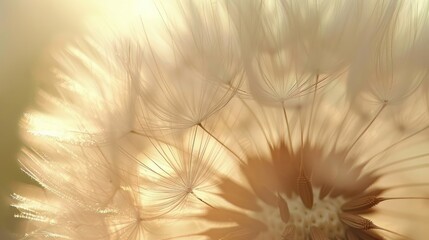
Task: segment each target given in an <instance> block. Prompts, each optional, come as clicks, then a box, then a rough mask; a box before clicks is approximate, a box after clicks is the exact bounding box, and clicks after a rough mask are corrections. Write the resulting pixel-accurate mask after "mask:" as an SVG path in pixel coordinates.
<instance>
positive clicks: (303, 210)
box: [255, 195, 345, 240]
mask: <svg viewBox="0 0 429 240" xmlns="http://www.w3.org/2000/svg"><path fill="white" fill-rule="evenodd" d="M279 197H280V198H281V199H283V200H284V201H285V202H286V204H287V208H288V209H287V210H288V211H289V216H288V219H287V223H285V220H286V219H284V216H281V211H279V208H274V207H272V206H270V205H266V204H265V205H263V206H264V207H263V211H262V212H261V213H259V214H258V216H255V217H256V218H258V219H259V220H260V221H262V222H264V223H265V224H266V226H267V227H268V230H267V231H265V232H262V233H260V234H259V235H258V238H257V240H266V239H283V238H284V237H285V236H284V235H285V233H284V232H285V231H288V229H292V228H293V232H294V237H295V238H294V239H297V240H299V239H308V237H309V236H310V229H311V228H318V229H319V230H321V231H323V233H324V235H325V236H326V237H328V238H329V239H335V238H336V237H343V236H344V234H345V233H344V227H343V224H342V222H341V220H340V218H339V215H338V214H339V213H340V212H341V206H342V205H343V203H344V202H345V201H344V199H343V198H342V197H337V198H329V197H326V198H324V199H322V200H320V199H318V198H317V197H315V198H314V203H313V206H312V208H307V207H306V206H305V205H304V204H303V202H302V200H301V199H300V197H299V196H297V195H293V196H291V197H287V196H279ZM282 217H283V219H282ZM282 237H283V238H282Z"/></svg>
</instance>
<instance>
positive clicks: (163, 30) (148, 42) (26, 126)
mask: <svg viewBox="0 0 429 240" xmlns="http://www.w3.org/2000/svg"><path fill="white" fill-rule="evenodd" d="M145 4H146V5H145V6H144V8H145V10H144V11H145V13H144V14H140V15H137V16H130V20H129V21H128V20H127V21H125V22H126V23H127V24H126V25H129V26H128V27H126V28H123V29H121V30H120V31H119V30H112V28H108V29H107V30H106V29H104V28H102V29H101V30H100V33H99V34H98V36H97V35H91V36H87V37H85V38H84V40H83V41H79V42H78V43H74V44H73V45H71V46H69V47H67V48H66V49H64V50H63V51H62V52H59V53H56V54H55V56H57V61H58V63H59V64H58V66H57V67H56V68H55V70H54V71H53V77H54V79H55V82H54V84H55V89H54V90H52V89H46V90H45V91H43V92H40V94H39V99H40V102H38V103H39V104H37V105H36V106H35V107H34V108H33V109H32V110H30V111H29V112H28V113H27V114H26V115H25V117H24V118H23V120H22V130H23V131H22V136H23V137H24V139H25V140H26V143H25V147H24V148H23V149H22V151H21V157H20V159H19V161H20V163H21V165H22V169H23V170H24V171H25V172H26V173H27V174H28V175H29V176H31V177H32V178H33V179H34V180H36V181H37V182H38V183H39V185H40V187H34V186H26V187H23V188H22V189H19V190H17V192H16V193H15V194H13V195H12V198H13V203H12V204H13V206H14V207H16V208H17V209H18V210H19V211H20V213H18V214H17V217H20V218H24V219H27V225H26V228H25V233H24V234H23V238H24V239H46V238H54V239H225V240H226V239H230V240H240V239H243V240H244V239H246V240H248V239H253V240H266V239H284V240H286V239H312V240H321V239H347V240H354V239H365V240H366V239H422V238H424V236H426V235H427V230H426V228H425V227H424V226H425V222H426V220H427V218H428V217H429V215H428V211H427V209H428V207H427V200H428V199H429V195H428V192H427V191H426V190H427V187H428V186H429V182H428V180H427V177H426V173H425V172H426V171H427V168H428V166H429V165H428V163H427V162H426V161H427V159H428V156H429V153H428V152H427V150H426V149H427V142H428V136H429V135H428V130H429V114H427V113H428V103H427V99H428V98H427V86H429V85H428V84H427V81H428V79H427V66H426V65H425V64H424V63H423V62H424V61H423V60H424V59H427V56H428V52H427V47H426V45H425V44H424V42H425V40H426V39H427V29H426V28H427V26H428V25H427V23H426V22H427V21H428V18H427V10H428V5H427V3H424V2H417V1H416V2H405V1H396V0H390V1H323V0H320V1H313V0H311V1H310V0H309V1H293V0H270V1H261V0H249V1H241V0H232V1H192V0H186V1H174V2H169V1H150V2H149V1H148V2H145ZM133 6H134V7H137V6H139V5H138V4H136V5H133ZM422 9H424V10H422ZM113 29H115V28H113ZM94 31H96V30H94ZM97 31H98V30H97ZM101 33H103V34H101ZM98 38H101V39H98ZM416 229H417V230H416ZM419 229H421V230H419Z"/></svg>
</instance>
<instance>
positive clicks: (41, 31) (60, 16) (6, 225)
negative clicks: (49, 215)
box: [0, 0, 101, 240]
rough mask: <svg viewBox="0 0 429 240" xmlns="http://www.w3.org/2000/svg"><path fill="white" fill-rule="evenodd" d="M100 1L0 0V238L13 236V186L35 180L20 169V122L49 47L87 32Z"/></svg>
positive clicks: (46, 66)
mask: <svg viewBox="0 0 429 240" xmlns="http://www.w3.org/2000/svg"><path fill="white" fill-rule="evenodd" d="M98 3H100V1H92V0H60V1H57V0H31V1H28V0H0V239H2V240H4V239H13V238H14V234H13V233H15V232H16V229H17V226H18V221H19V220H17V219H15V218H14V217H13V215H14V209H13V208H11V207H9V205H8V201H9V196H10V193H11V192H12V191H13V188H14V186H16V185H18V184H21V183H32V181H31V179H29V178H28V177H27V176H25V174H24V173H22V172H21V171H20V169H19V166H18V163H17V160H16V158H17V153H18V152H19V149H20V147H21V142H20V137H19V134H18V129H19V128H18V124H19V119H20V118H21V116H22V113H23V112H24V111H25V110H26V108H27V107H28V106H30V105H31V103H32V100H33V98H34V94H35V92H36V90H37V87H38V85H39V83H38V82H39V81H38V79H37V78H38V77H37V76H38V75H40V72H41V71H49V64H50V62H49V51H50V50H51V49H52V48H53V47H54V46H55V45H58V44H61V43H63V42H67V40H68V39H72V38H73V37H75V36H77V35H80V34H83V32H84V23H85V22H86V21H87V20H88V19H89V18H97V17H99V16H100V15H101V12H100V9H99V7H98V6H99V4H98Z"/></svg>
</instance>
